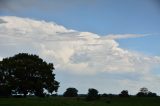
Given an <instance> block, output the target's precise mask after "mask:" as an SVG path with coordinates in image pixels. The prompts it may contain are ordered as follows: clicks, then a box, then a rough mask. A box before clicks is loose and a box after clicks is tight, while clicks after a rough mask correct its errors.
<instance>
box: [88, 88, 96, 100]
mask: <svg viewBox="0 0 160 106" xmlns="http://www.w3.org/2000/svg"><path fill="white" fill-rule="evenodd" d="M98 98H99V94H98V90H96V89H94V88H90V89H88V94H87V100H88V101H91V100H96V99H98Z"/></svg>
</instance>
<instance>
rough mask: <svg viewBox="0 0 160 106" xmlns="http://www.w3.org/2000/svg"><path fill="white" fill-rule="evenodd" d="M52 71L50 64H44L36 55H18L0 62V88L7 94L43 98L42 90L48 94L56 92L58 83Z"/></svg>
mask: <svg viewBox="0 0 160 106" xmlns="http://www.w3.org/2000/svg"><path fill="white" fill-rule="evenodd" d="M53 70H54V66H53V64H52V63H49V64H48V63H46V62H45V61H43V60H42V59H41V58H39V57H38V56H37V55H32V54H27V53H19V54H17V55H15V56H13V57H9V58H4V59H3V60H2V61H1V62H0V86H5V87H6V88H7V89H8V94H11V93H14V94H23V95H24V96H26V95H27V94H28V93H34V94H35V95H36V96H44V93H43V91H44V89H46V90H47V91H48V92H49V93H52V92H54V91H55V92H56V91H57V90H58V87H59V82H57V81H56V80H55V74H53Z"/></svg>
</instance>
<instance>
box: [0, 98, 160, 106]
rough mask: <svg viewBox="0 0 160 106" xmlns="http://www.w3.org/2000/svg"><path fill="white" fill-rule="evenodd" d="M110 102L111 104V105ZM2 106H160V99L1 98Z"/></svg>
mask: <svg viewBox="0 0 160 106" xmlns="http://www.w3.org/2000/svg"><path fill="white" fill-rule="evenodd" d="M109 101H110V103H109ZM0 106H160V98H151V97H139V98H138V97H130V98H119V97H113V98H101V99H100V100H96V101H91V102H87V101H85V99H84V98H79V99H77V98H64V97H48V98H37V97H27V98H0Z"/></svg>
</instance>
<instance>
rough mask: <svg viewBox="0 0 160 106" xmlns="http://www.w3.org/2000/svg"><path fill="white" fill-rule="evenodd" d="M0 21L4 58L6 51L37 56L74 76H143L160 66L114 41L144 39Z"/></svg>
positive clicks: (155, 58)
mask: <svg viewBox="0 0 160 106" xmlns="http://www.w3.org/2000/svg"><path fill="white" fill-rule="evenodd" d="M0 20H1V21H4V22H5V23H1V24H0V49H1V50H3V52H4V54H5V53H7V51H8V49H10V52H11V53H12V52H13V53H18V52H29V53H37V54H38V55H40V56H41V57H43V58H45V59H46V60H48V61H50V62H53V63H54V64H55V66H56V67H57V70H63V71H68V72H71V73H77V74H95V73H99V72H113V73H114V72H119V73H123V72H135V71H137V70H138V71H141V72H145V71H149V70H151V69H152V68H154V67H155V66H156V65H159V64H160V57H158V56H145V55H142V54H139V53H134V52H131V51H128V50H125V49H123V48H120V47H119V43H118V42H117V41H116V40H115V39H121V38H132V37H141V36H145V35H135V34H126V35H109V36H103V37H102V36H99V35H97V34H94V33H90V32H78V31H75V30H71V29H66V28H65V27H63V26H60V25H57V24H55V23H53V22H45V21H36V20H32V19H28V18H19V17H10V16H6V17H0ZM13 48H14V50H13ZM11 53H10V54H11ZM0 55H2V54H0ZM12 55H13V54H12Z"/></svg>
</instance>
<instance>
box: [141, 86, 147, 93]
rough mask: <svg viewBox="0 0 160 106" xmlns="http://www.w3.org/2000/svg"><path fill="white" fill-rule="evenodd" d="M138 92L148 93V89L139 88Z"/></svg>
mask: <svg viewBox="0 0 160 106" xmlns="http://www.w3.org/2000/svg"><path fill="white" fill-rule="evenodd" d="M140 92H142V93H144V94H148V93H149V91H148V89H147V88H146V87H143V88H140Z"/></svg>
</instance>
